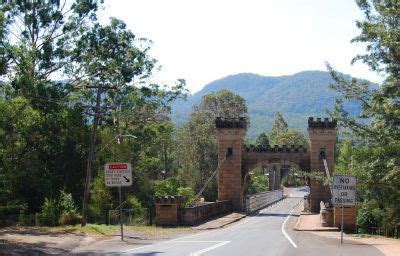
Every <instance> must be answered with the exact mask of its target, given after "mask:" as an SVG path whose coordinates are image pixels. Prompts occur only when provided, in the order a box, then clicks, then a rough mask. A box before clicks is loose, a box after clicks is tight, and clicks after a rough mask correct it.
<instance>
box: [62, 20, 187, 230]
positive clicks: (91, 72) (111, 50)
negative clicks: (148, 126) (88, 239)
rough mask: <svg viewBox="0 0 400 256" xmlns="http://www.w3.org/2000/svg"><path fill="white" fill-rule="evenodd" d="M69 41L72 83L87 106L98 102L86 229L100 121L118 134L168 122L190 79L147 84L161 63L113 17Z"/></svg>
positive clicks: (94, 106) (90, 157)
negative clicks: (161, 85)
mask: <svg viewBox="0 0 400 256" xmlns="http://www.w3.org/2000/svg"><path fill="white" fill-rule="evenodd" d="M69 40H72V41H74V42H75V44H76V47H75V48H73V49H72V51H71V60H72V61H71V62H69V64H68V67H67V71H68V74H70V75H71V79H70V81H71V82H70V83H71V84H72V85H73V86H74V88H77V89H78V90H80V93H79V94H78V95H83V96H86V97H81V98H82V99H83V102H90V103H91V104H92V105H91V106H90V107H89V110H90V108H91V110H92V111H90V112H91V113H90V114H91V115H93V116H94V117H93V124H92V136H91V142H90V147H89V154H88V164H87V173H86V182H85V190H84V191H85V192H84V199H83V218H82V225H85V224H86V221H87V213H88V201H89V190H90V183H91V176H92V174H91V172H92V167H91V164H92V161H93V155H94V153H95V152H94V151H95V144H96V141H97V126H98V124H99V122H100V120H101V119H105V120H106V121H107V119H108V120H110V119H111V120H112V122H111V123H113V125H112V127H113V129H114V130H115V134H116V135H119V134H125V133H126V132H127V131H128V130H129V128H131V127H132V126H134V125H138V124H145V123H149V122H150V121H157V120H158V121H162V119H165V118H166V116H167V114H168V110H169V104H170V102H172V101H173V100H174V99H176V98H177V97H179V96H180V95H181V93H182V90H183V87H184V81H183V80H180V82H179V83H178V84H177V86H175V87H173V88H172V90H168V89H161V88H159V86H157V85H152V84H151V85H148V84H146V82H147V79H148V78H150V77H151V75H152V74H153V70H154V68H155V64H156V61H155V60H154V59H151V58H150V57H149V55H148V50H149V49H150V48H149V45H148V42H147V40H145V39H136V37H135V35H134V34H133V33H132V32H131V31H130V30H128V29H127V28H126V24H125V23H124V22H123V21H121V20H118V19H115V18H111V21H110V24H109V25H105V26H102V25H100V24H98V23H95V24H94V26H92V27H91V28H89V29H87V30H86V31H83V32H80V33H76V34H73V36H72V37H71V38H70V39H69ZM135 83H136V84H135ZM139 84H140V85H141V87H140V88H139V87H138V85H139ZM109 123H110V122H109ZM121 139H122V138H118V140H121Z"/></svg>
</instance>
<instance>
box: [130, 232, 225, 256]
mask: <svg viewBox="0 0 400 256" xmlns="http://www.w3.org/2000/svg"><path fill="white" fill-rule="evenodd" d="M216 231H218V229H215V230H212V231H207V232H199V233H196V234H193V235H188V236H184V237H178V238H175V239H171V240H167V241H164V242H159V243H155V244H149V245H145V246H140V247H135V248H132V249H129V250H126V251H123V253H128V252H132V251H136V250H140V249H144V248H147V247H151V246H157V245H160V244H166V243H171V242H179V240H182V239H186V238H190V237H195V236H199V235H203V234H205V233H207V234H210V233H214V232H216ZM211 242H214V241H211ZM218 242H219V241H218Z"/></svg>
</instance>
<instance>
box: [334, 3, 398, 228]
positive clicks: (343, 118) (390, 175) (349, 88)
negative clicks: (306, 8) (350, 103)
mask: <svg viewBox="0 0 400 256" xmlns="http://www.w3.org/2000/svg"><path fill="white" fill-rule="evenodd" d="M357 4H358V6H359V7H360V9H361V10H362V11H363V12H364V17H365V18H364V19H363V20H361V21H357V23H356V24H357V27H358V28H359V29H360V30H361V33H360V35H358V36H357V37H355V38H354V39H353V42H360V43H364V44H366V53H365V54H361V55H358V56H356V57H355V58H354V59H353V62H356V61H362V62H364V63H365V64H367V65H368V66H369V67H370V69H371V70H373V71H376V72H379V73H380V74H381V75H382V76H384V77H385V79H384V81H383V83H382V84H381V85H380V86H379V88H376V89H371V86H370V84H369V83H368V82H366V81H363V80H358V79H355V78H353V79H351V80H348V79H345V78H344V77H342V76H341V75H340V74H339V73H338V72H336V71H334V70H333V69H332V68H331V67H330V66H329V65H328V69H329V70H330V72H331V75H332V77H333V78H334V79H335V84H333V85H332V88H334V89H335V90H337V91H339V92H340V93H341V95H342V99H338V100H337V101H336V104H335V111H334V112H333V113H332V116H333V117H334V118H336V119H337V120H339V122H340V124H341V125H342V126H344V127H346V128H347V129H349V130H350V131H351V132H352V134H353V136H354V137H355V138H357V140H358V141H357V144H356V145H355V146H354V148H353V153H352V154H353V155H352V157H351V160H350V164H349V165H348V166H347V167H348V168H349V172H350V173H351V174H353V175H356V176H357V178H358V181H359V182H358V184H360V185H359V186H358V192H359V193H358V195H359V197H360V201H361V203H360V206H359V207H360V209H361V211H360V213H359V215H358V219H359V220H363V221H362V222H363V223H361V224H363V225H373V224H374V223H373V222H368V221H367V220H368V218H364V217H365V216H366V215H365V214H364V213H365V211H364V210H363V209H367V210H370V209H371V208H374V209H376V210H378V209H380V210H383V211H380V214H379V215H377V216H378V217H377V219H375V221H376V222H378V225H380V226H382V227H385V228H386V230H387V231H388V233H393V231H394V227H396V226H397V225H399V223H400V218H399V216H400V206H399V204H398V203H396V200H397V199H398V198H399V197H400V194H399V193H400V192H399V190H398V188H399V187H400V180H399V179H398V177H400V176H399V175H400V168H399V166H400V157H399V154H398V152H400V129H399V124H400V102H399V96H400V87H399V84H400V76H399V74H400V73H399V71H400V53H399V46H398V42H399V37H398V35H399V34H400V19H399V16H400V2H399V1H383V0H382V1H380V0H371V1H368V0H359V1H357ZM348 99H353V100H359V101H361V103H362V105H361V114H360V119H361V120H360V119H357V118H355V117H352V116H351V115H349V114H348V113H347V111H346V110H345V108H344V107H343V102H344V100H348ZM362 119H365V120H362ZM342 156H343V158H342V159H345V160H346V161H348V158H349V157H348V156H346V152H343V154H342ZM363 216H364V217H363Z"/></svg>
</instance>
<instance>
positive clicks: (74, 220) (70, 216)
mask: <svg viewBox="0 0 400 256" xmlns="http://www.w3.org/2000/svg"><path fill="white" fill-rule="evenodd" d="M81 221H82V216H81V215H79V214H78V213H76V212H64V213H62V214H61V216H60V219H59V220H58V223H59V224H60V225H62V226H65V225H76V224H78V223H80V222H81Z"/></svg>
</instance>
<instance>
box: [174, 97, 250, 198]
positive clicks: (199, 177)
mask: <svg viewBox="0 0 400 256" xmlns="http://www.w3.org/2000/svg"><path fill="white" fill-rule="evenodd" d="M246 113H247V107H246V104H245V101H244V99H243V98H242V97H240V96H239V95H237V94H234V93H232V92H230V91H228V90H220V91H217V92H212V93H209V94H206V95H204V96H203V99H202V101H201V103H200V104H199V105H197V106H195V107H194V111H193V112H192V114H191V116H190V118H189V120H188V121H187V122H186V123H185V124H184V125H183V126H182V127H181V128H180V129H179V130H178V132H177V144H178V146H177V149H176V155H177V156H178V157H177V159H176V161H177V162H178V165H179V168H180V172H179V175H180V177H181V178H182V180H183V182H184V184H185V185H189V186H191V187H192V188H193V189H194V191H195V192H196V193H197V192H198V191H199V190H200V189H201V187H202V186H203V185H204V184H205V182H206V181H207V179H208V178H209V177H210V176H211V174H212V173H213V172H214V171H215V169H216V168H217V165H218V162H217V159H218V154H217V140H216V136H215V119H216V117H218V116H220V117H223V118H238V117H246ZM216 191H217V190H216V183H215V180H214V181H212V183H211V184H210V185H209V186H208V188H207V189H206V190H205V191H204V196H205V197H206V199H207V200H215V199H216V196H217V194H216Z"/></svg>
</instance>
